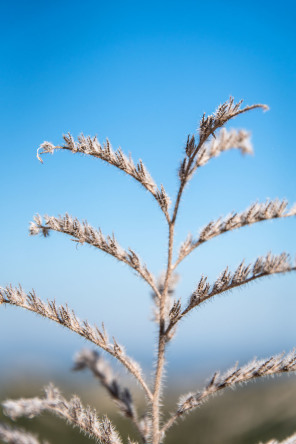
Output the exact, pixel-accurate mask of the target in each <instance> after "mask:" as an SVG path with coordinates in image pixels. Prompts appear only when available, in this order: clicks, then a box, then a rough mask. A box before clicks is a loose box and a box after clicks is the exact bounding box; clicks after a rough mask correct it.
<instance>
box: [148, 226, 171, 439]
mask: <svg viewBox="0 0 296 444" xmlns="http://www.w3.org/2000/svg"><path fill="white" fill-rule="evenodd" d="M174 225H175V224H174V221H173V220H172V221H171V222H170V224H169V243H168V264H167V270H166V276H165V282H164V288H163V292H162V294H161V299H160V307H159V337H158V354H157V366H156V372H155V381H154V392H153V405H152V418H153V419H152V428H153V444H158V443H159V442H160V438H161V436H160V433H159V420H160V409H159V407H160V406H159V401H160V395H161V386H162V384H161V381H162V375H163V368H164V363H165V345H166V335H165V329H166V326H165V304H166V298H167V293H168V288H169V281H170V278H171V273H172V257H173V243H174Z"/></svg>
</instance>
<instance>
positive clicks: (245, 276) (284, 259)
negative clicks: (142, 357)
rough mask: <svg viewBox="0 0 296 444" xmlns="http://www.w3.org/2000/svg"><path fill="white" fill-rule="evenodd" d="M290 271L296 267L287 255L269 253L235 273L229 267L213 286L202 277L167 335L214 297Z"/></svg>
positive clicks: (177, 312) (169, 327)
mask: <svg viewBox="0 0 296 444" xmlns="http://www.w3.org/2000/svg"><path fill="white" fill-rule="evenodd" d="M289 271H296V265H292V264H291V262H290V260H289V256H288V254H287V253H282V254H281V255H279V256H276V255H274V256H273V255H272V254H271V253H268V254H267V256H265V257H258V258H257V259H256V261H255V262H254V263H253V264H248V265H245V263H244V261H242V262H241V263H240V265H239V266H238V267H237V269H236V270H235V272H233V273H231V272H230V271H229V270H228V267H227V268H226V269H225V270H224V271H223V272H222V273H221V274H220V276H219V277H218V279H216V281H215V282H214V283H213V284H212V285H210V284H209V283H208V280H207V277H204V276H202V277H201V279H200V281H199V283H198V285H197V288H196V290H195V291H194V292H193V293H192V295H191V297H190V299H189V302H188V305H187V307H186V308H185V309H184V310H183V311H182V310H181V306H179V309H178V310H177V311H176V313H175V315H174V317H172V318H171V322H170V324H169V325H168V327H167V330H166V335H169V333H170V331H171V330H172V329H173V328H174V327H175V325H176V324H177V323H178V322H179V321H180V320H181V319H182V318H183V317H184V316H185V315H186V314H188V313H189V312H190V311H191V310H192V309H193V308H195V307H197V306H199V305H200V304H201V303H203V302H205V301H206V300H208V299H210V298H212V297H213V296H216V295H218V294H222V293H225V292H226V291H229V290H232V289H234V288H236V287H240V286H242V285H246V284H248V283H249V282H251V281H253V280H255V279H260V278H262V277H264V276H270V275H272V274H279V273H287V272H289Z"/></svg>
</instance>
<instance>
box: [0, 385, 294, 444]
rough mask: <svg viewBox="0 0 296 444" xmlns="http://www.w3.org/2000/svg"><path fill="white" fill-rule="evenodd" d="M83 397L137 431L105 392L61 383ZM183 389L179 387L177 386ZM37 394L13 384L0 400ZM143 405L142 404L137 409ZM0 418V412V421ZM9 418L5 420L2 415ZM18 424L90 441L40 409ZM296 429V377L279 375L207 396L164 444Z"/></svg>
mask: <svg viewBox="0 0 296 444" xmlns="http://www.w3.org/2000/svg"><path fill="white" fill-rule="evenodd" d="M60 387H61V388H62V387H63V392H64V393H65V394H66V396H67V397H68V396H69V394H70V392H72V393H73V392H76V393H77V394H78V395H79V396H81V398H82V400H83V402H84V403H85V404H90V405H91V406H93V407H95V408H96V409H97V411H98V412H99V415H103V414H104V413H107V414H108V416H109V417H110V418H111V419H112V421H113V422H114V423H115V424H116V426H117V427H118V429H119V430H120V431H121V433H122V434H123V436H124V437H127V436H128V435H129V436H130V437H132V438H134V439H136V434H135V433H134V431H133V428H132V427H131V426H130V425H129V424H128V422H127V421H126V420H125V419H124V418H122V417H120V416H119V415H118V414H117V413H116V412H115V410H114V409H113V408H112V404H111V403H110V401H109V400H108V399H107V397H106V396H105V394H104V392H102V390H101V389H100V388H99V387H98V388H97V389H96V388H94V387H96V386H92V387H90V386H89V385H86V386H85V387H84V386H83V387H82V386H80V387H77V388H76V390H73V387H68V388H67V389H66V388H65V384H64V383H61V384H60ZM167 391H168V392H169V391H170V392H171V395H170V396H169V402H168V405H167V406H166V408H167V409H169V410H173V409H174V405H175V402H176V400H177V398H178V395H179V394H180V390H177V388H176V386H175V387H174V389H171V390H169V389H167ZM181 392H183V391H182V390H181ZM39 394H40V385H38V388H37V387H36V385H35V384H33V383H29V384H20V383H19V384H13V385H6V387H5V388H4V387H2V388H1V399H5V397H7V396H9V397H11V398H15V397H20V396H23V397H27V396H36V395H39ZM140 410H142V409H140ZM2 419H3V417H2V416H1V419H0V420H2ZM5 421H7V419H5ZM17 424H18V425H21V426H22V427H25V428H26V429H28V430H30V431H32V432H35V433H37V434H38V435H39V436H40V438H46V439H48V440H49V441H50V442H51V443H55V444H65V443H71V444H76V443H77V444H78V443H81V444H83V443H86V442H91V441H90V440H89V439H87V438H86V437H84V436H83V435H81V434H80V433H79V432H78V431H77V430H73V429H72V428H71V426H69V425H67V424H65V423H64V422H63V421H62V420H60V419H58V418H56V417H52V416H51V415H49V414H44V415H42V416H41V417H38V418H35V419H31V420H30V419H22V420H19V421H17ZM295 431H296V380H295V378H294V377H290V378H289V377H281V378H276V380H275V379H270V380H267V381H264V382H262V381H258V382H256V383H253V384H251V385H248V386H243V387H239V388H237V389H236V390H235V391H231V390H228V391H226V390H225V392H224V394H223V395H220V396H216V397H215V398H212V399H210V400H209V401H208V402H207V403H206V404H205V405H204V406H203V407H201V408H199V409H197V410H195V411H194V412H192V413H191V414H190V415H188V416H187V417H185V419H184V420H182V421H179V424H178V425H177V426H175V427H174V428H172V429H171V430H170V432H169V433H168V436H167V440H166V443H167V444H177V443H178V444H195V443H196V444H252V443H254V444H257V443H259V442H260V441H263V442H265V441H267V440H269V439H270V438H277V439H283V438H284V437H286V436H288V435H290V434H292V433H294V432H295Z"/></svg>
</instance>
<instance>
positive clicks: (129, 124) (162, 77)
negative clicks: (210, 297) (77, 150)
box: [0, 1, 296, 372]
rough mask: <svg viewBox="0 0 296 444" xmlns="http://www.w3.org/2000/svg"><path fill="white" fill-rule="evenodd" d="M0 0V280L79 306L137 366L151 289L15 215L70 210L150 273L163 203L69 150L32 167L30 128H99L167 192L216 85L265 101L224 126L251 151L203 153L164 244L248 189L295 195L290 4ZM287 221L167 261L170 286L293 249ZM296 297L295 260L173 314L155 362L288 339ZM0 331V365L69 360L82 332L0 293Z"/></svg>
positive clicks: (232, 355) (204, 358) (292, 335)
mask: <svg viewBox="0 0 296 444" xmlns="http://www.w3.org/2000/svg"><path fill="white" fill-rule="evenodd" d="M5 3H6V4H4V2H2V4H1V7H0V17H1V19H0V20H1V26H0V33H1V42H2V43H1V62H0V63H1V74H0V85H1V97H0V100H1V109H0V113H1V124H2V125H1V167H2V168H1V176H0V181H1V182H0V189H1V204H2V217H1V231H0V236H1V285H6V284H8V283H12V284H13V285H16V284H17V283H19V282H20V283H21V284H22V285H23V287H24V288H25V289H26V290H30V289H31V288H35V290H36V292H37V294H38V295H39V296H40V297H41V298H44V299H46V298H50V299H52V298H56V300H57V301H58V302H59V303H65V302H68V303H69V305H70V306H71V307H73V308H74V309H75V310H76V312H77V314H78V315H79V316H80V317H81V318H88V319H89V320H90V321H91V322H97V323H100V322H101V321H104V322H105V325H106V328H107V330H108V332H109V333H110V334H111V335H115V336H116V337H117V339H118V341H119V342H121V343H123V344H126V346H127V351H128V352H129V353H130V354H132V355H133V356H134V357H138V358H139V359H140V360H142V361H143V362H145V363H146V364H148V362H149V358H151V356H152V355H153V339H154V338H155V327H154V326H153V325H152V324H151V323H150V320H149V318H150V309H151V300H150V294H149V289H148V288H146V286H145V285H144V284H143V283H142V282H140V281H139V280H138V278H136V277H135V276H134V275H133V274H132V273H131V272H130V270H129V269H127V268H126V267H124V266H122V265H121V264H118V263H116V262H115V260H113V259H112V258H110V257H106V256H105V255H104V254H103V253H100V252H98V251H94V250H92V249H91V248H88V247H85V246H81V247H79V248H75V244H73V242H70V241H69V239H68V238H65V237H63V236H61V235H58V234H53V235H52V236H51V237H50V238H49V239H41V238H36V237H35V238H30V237H29V236H28V230H27V228H28V223H29V221H30V220H31V219H32V216H33V215H34V214H35V213H36V212H39V213H41V214H44V213H48V214H52V215H58V214H63V213H65V212H66V211H68V212H70V213H71V214H73V215H74V216H77V217H79V218H81V219H83V218H87V219H88V221H89V222H90V223H92V224H93V225H95V226H96V227H99V226H100V227H101V228H102V230H103V232H104V233H111V232H112V231H114V233H115V234H116V236H117V238H118V240H119V242H120V243H121V244H122V245H123V246H124V247H128V246H131V247H132V248H134V249H135V250H136V251H137V252H139V254H140V255H141V256H142V258H143V259H144V260H145V262H146V263H147V264H148V266H149V267H150V268H151V269H152V271H153V272H155V273H157V272H158V271H160V270H161V269H162V268H163V266H164V264H165V260H166V256H165V247H166V236H167V234H166V226H165V221H164V219H163V217H162V214H161V212H160V211H159V209H158V208H157V207H156V205H155V202H153V201H152V199H151V198H150V196H149V195H148V194H147V193H145V192H144V191H143V190H142V189H141V187H140V186H139V185H138V184H137V183H134V182H133V181H132V180H131V179H130V178H127V177H125V176H124V175H123V174H121V173H120V172H118V171H116V170H114V168H112V167H110V166H107V165H104V164H102V163H101V162H100V161H96V160H95V159H88V158H79V157H78V156H72V155H69V154H68V153H56V154H55V155H54V156H48V157H47V158H46V159H45V163H44V165H41V164H40V163H39V162H38V161H37V159H36V156H35V153H36V148H37V147H38V145H39V144H40V143H41V142H43V141H44V140H49V141H51V142H53V143H55V144H59V143H60V142H61V136H62V134H63V133H65V132H68V131H70V132H71V133H72V134H73V135H74V136H75V137H76V136H77V135H79V134H80V133H81V132H82V131H83V132H84V133H85V134H91V135H95V134H97V135H98V137H99V139H100V140H101V141H103V140H104V139H105V138H106V137H108V138H109V139H110V141H111V143H112V144H113V146H114V147H115V148H116V147H118V146H119V145H120V146H121V147H122V149H123V151H125V152H131V153H132V155H133V157H134V158H135V159H136V160H137V159H138V158H141V159H143V161H144V163H145V164H146V166H147V167H148V169H149V171H150V172H151V174H152V175H153V177H154V178H155V180H156V181H157V183H163V184H164V185H165V187H166V189H167V190H168V192H169V194H170V195H172V196H174V195H175V193H176V187H177V177H176V171H177V166H178V162H179V160H180V159H181V156H182V149H183V147H184V142H185V140H186V136H187V134H188V133H192V132H194V131H195V130H196V127H197V122H198V120H199V118H200V116H201V115H202V113H203V112H206V113H212V111H214V109H215V108H216V106H217V105H218V104H219V103H221V102H223V101H225V100H226V99H227V98H228V97H229V96H230V95H232V96H234V97H235V98H236V99H237V100H239V99H240V98H243V99H244V100H245V103H246V104H252V103H256V102H260V103H267V104H268V105H269V106H270V111H269V112H268V113H262V112H261V111H254V112H253V113H250V114H248V115H244V116H240V117H239V118H237V119H236V120H235V121H233V122H232V124H231V125H230V126H231V127H235V128H238V127H243V128H246V129H249V130H251V132H252V141H253V144H254V148H255V156H254V157H249V158H242V157H241V156H240V155H239V154H238V153H237V152H230V153H226V154H224V155H223V156H221V157H220V158H219V159H215V160H213V161H212V162H211V163H210V164H208V165H207V166H205V167H204V168H202V169H201V171H200V173H199V174H198V175H197V176H196V177H195V178H194V179H193V181H192V183H191V185H190V186H189V187H188V189H187V191H186V193H185V197H184V200H183V203H182V207H181V215H180V218H179V221H178V227H177V240H176V242H177V245H178V244H180V242H181V241H182V240H183V239H184V238H185V237H186V234H187V232H188V231H191V232H193V233H197V232H198V229H199V228H200V227H201V226H202V225H204V224H206V223H207V222H208V221H209V220H210V219H212V218H217V217H219V216H220V215H223V214H224V215H225V214H227V213H229V212H230V211H231V210H238V211H239V210H243V209H244V208H246V207H247V206H248V205H249V204H250V203H251V202H253V201H256V200H257V199H258V200H264V199H265V198H266V197H270V198H275V197H280V198H282V197H285V198H287V199H288V200H289V201H290V202H293V201H295V200H296V193H295V185H296V179H295V167H296V154H295V137H294V128H295V99H296V94H295V86H296V85H295V71H296V61H295V40H296V39H295V37H296V36H295V20H296V5H295V2H293V1H282V2H273V1H270V2H258V1H256V2H255V1H248V2H237V1H224V2H221V1H211V2H201V1H192V2H190V1H182V2H181V1H179V2H174V1H169V2H168V1H163V2H154V1H149V2H138V1H137V2H130V1H125V2H116V1H115V2H102V1H85V2H76V1H71V2H70V1H69V2H68V1H59V2H58V1H51V2H45V1H38V2H37V1H36V2H34V1H27V2H17V1H12V2H5ZM295 224H296V221H295V219H294V220H279V221H274V222H267V223H266V224H257V225H256V226H253V227H249V228H245V229H242V230H240V231H237V232H234V233H230V234H229V235H225V236H223V237H221V238H220V239H215V240H212V241H211V242H209V243H208V244H207V245H204V246H202V247H201V248H200V250H199V251H198V252H196V253H195V254H193V255H192V257H191V258H188V259H187V260H186V261H185V262H184V264H183V265H182V267H181V269H180V272H181V273H182V280H181V282H180V286H179V290H178V296H180V297H182V298H183V300H184V301H185V300H186V298H187V297H188V296H189V295H190V292H191V291H192V290H193V289H194V286H195V284H196V282H198V280H199V277H200V275H201V274H202V273H205V274H208V275H209V276H210V278H211V279H214V278H215V277H216V276H217V275H218V274H219V272H220V271H221V270H222V269H223V268H224V267H225V266H226V265H228V264H229V265H230V266H231V268H234V267H235V266H236V265H238V263H239V262H240V260H241V259H242V258H246V260H247V261H251V260H253V259H254V258H256V257H257V256H258V255H261V254H263V255H264V254H266V253H267V252H268V251H269V250H272V251H273V252H274V253H280V252H282V251H283V250H286V251H288V252H290V253H291V254H292V255H294V254H295V250H296V242H295ZM295 296H296V295H295V276H284V277H273V278H271V279H269V280H266V281H261V282H259V283H256V284H254V285H251V286H249V287H248V288H246V289H244V290H241V291H235V292H233V293H232V294H229V295H226V296H224V297H221V298H219V299H217V300H216V301H214V302H213V303H209V304H208V305H206V306H205V307H204V308H202V309H201V310H200V311H199V312H198V311H196V312H195V313H193V314H192V315H191V317H190V318H189V319H187V320H186V321H184V322H183V324H182V325H181V329H180V332H179V334H178V336H177V339H176V341H175V344H173V345H172V346H171V347H170V350H169V354H170V356H169V360H170V361H171V362H172V361H174V363H176V360H177V357H178V356H180V357H181V361H180V362H179V367H180V368H182V369H185V368H186V369H187V371H188V372H189V371H192V372H194V371H196V372H198V371H200V370H201V369H204V368H211V369H212V368H216V367H219V366H221V367H223V366H226V365H231V364H232V363H233V362H234V361H236V359H237V358H238V359H240V362H244V361H245V360H247V359H250V358H252V357H253V356H254V355H257V356H266V355H268V354H269V353H275V352H279V351H281V350H282V349H286V350H289V349H290V348H292V347H293V346H295V345H296V326H295V310H296V299H295ZM129 317H131V318H133V319H134V321H133V322H131V321H130V319H129ZM0 334H1V337H2V338H3V337H5V338H6V339H5V341H4V343H3V341H1V344H0V351H1V356H2V358H1V363H0V365H1V366H2V365H4V366H5V368H7V367H9V366H12V365H13V363H15V362H16V360H18V359H19V360H20V362H22V363H23V364H24V363H25V362H27V361H28V360H29V359H33V360H36V359H39V360H40V361H42V360H43V362H45V361H46V360H48V361H50V363H51V365H52V366H53V367H55V366H56V367H60V368H63V371H64V372H67V369H68V367H69V365H70V364H69V363H70V360H71V356H72V355H73V353H74V352H75V351H76V350H77V349H79V348H80V347H81V346H82V345H84V343H83V341H81V340H80V339H79V338H75V336H74V335H71V334H69V333H68V332H66V331H64V330H62V329H61V328H60V327H59V326H57V325H53V324H51V323H50V322H49V321H45V320H42V319H38V318H37V317H36V316H34V315H32V314H30V313H28V312H24V311H21V309H12V308H10V307H8V308H6V309H5V308H3V307H1V310H0ZM12 343H13V347H11V344H12ZM226 344H227V345H226ZM145 356H146V358H145ZM147 356H148V359H147ZM189 357H190V359H191V364H190V365H189V364H188V362H189V359H188V358H189ZM61 358H62V364H61ZM220 364H221V365H220Z"/></svg>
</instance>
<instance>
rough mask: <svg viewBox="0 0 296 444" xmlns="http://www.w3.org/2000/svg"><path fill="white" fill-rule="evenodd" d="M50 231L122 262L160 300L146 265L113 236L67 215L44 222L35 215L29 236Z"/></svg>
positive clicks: (47, 218)
mask: <svg viewBox="0 0 296 444" xmlns="http://www.w3.org/2000/svg"><path fill="white" fill-rule="evenodd" d="M51 230H52V231H58V232H60V233H64V234H67V235H69V236H72V238H73V239H72V240H74V241H75V242H78V243H80V244H83V243H87V244H89V245H92V246H93V247H95V248H98V249H99V250H102V251H104V252H105V253H108V254H110V255H111V256H113V257H115V258H116V259H117V260H119V261H121V262H124V263H125V264H127V265H128V266H129V267H131V268H132V269H133V270H135V271H136V272H137V273H138V275H139V276H141V277H142V279H144V281H146V282H147V283H148V284H149V285H150V287H151V288H152V290H153V291H154V292H155V294H156V295H157V296H158V297H159V298H160V294H159V291H158V289H157V287H156V285H155V281H154V277H153V276H152V274H151V273H150V272H149V270H148V269H147V267H146V265H143V264H142V263H141V260H140V258H139V256H138V255H137V254H136V253H135V252H134V251H133V250H132V249H131V248H129V250H128V251H126V250H124V249H123V248H122V247H121V246H120V245H119V244H118V242H117V240H116V238H115V236H114V234H113V235H112V236H107V237H105V236H104V235H103V234H102V232H101V230H96V229H95V228H93V227H92V226H91V225H89V224H88V222H87V221H84V222H82V223H81V222H80V221H79V220H78V219H76V218H72V217H71V216H70V215H69V214H67V213H66V214H65V215H64V216H59V217H53V216H44V222H43V220H42V217H41V216H40V215H39V214H37V215H36V216H35V217H34V221H33V222H31V224H30V234H31V236H35V235H37V234H42V235H43V236H44V237H47V236H49V232H50V231H51Z"/></svg>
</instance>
